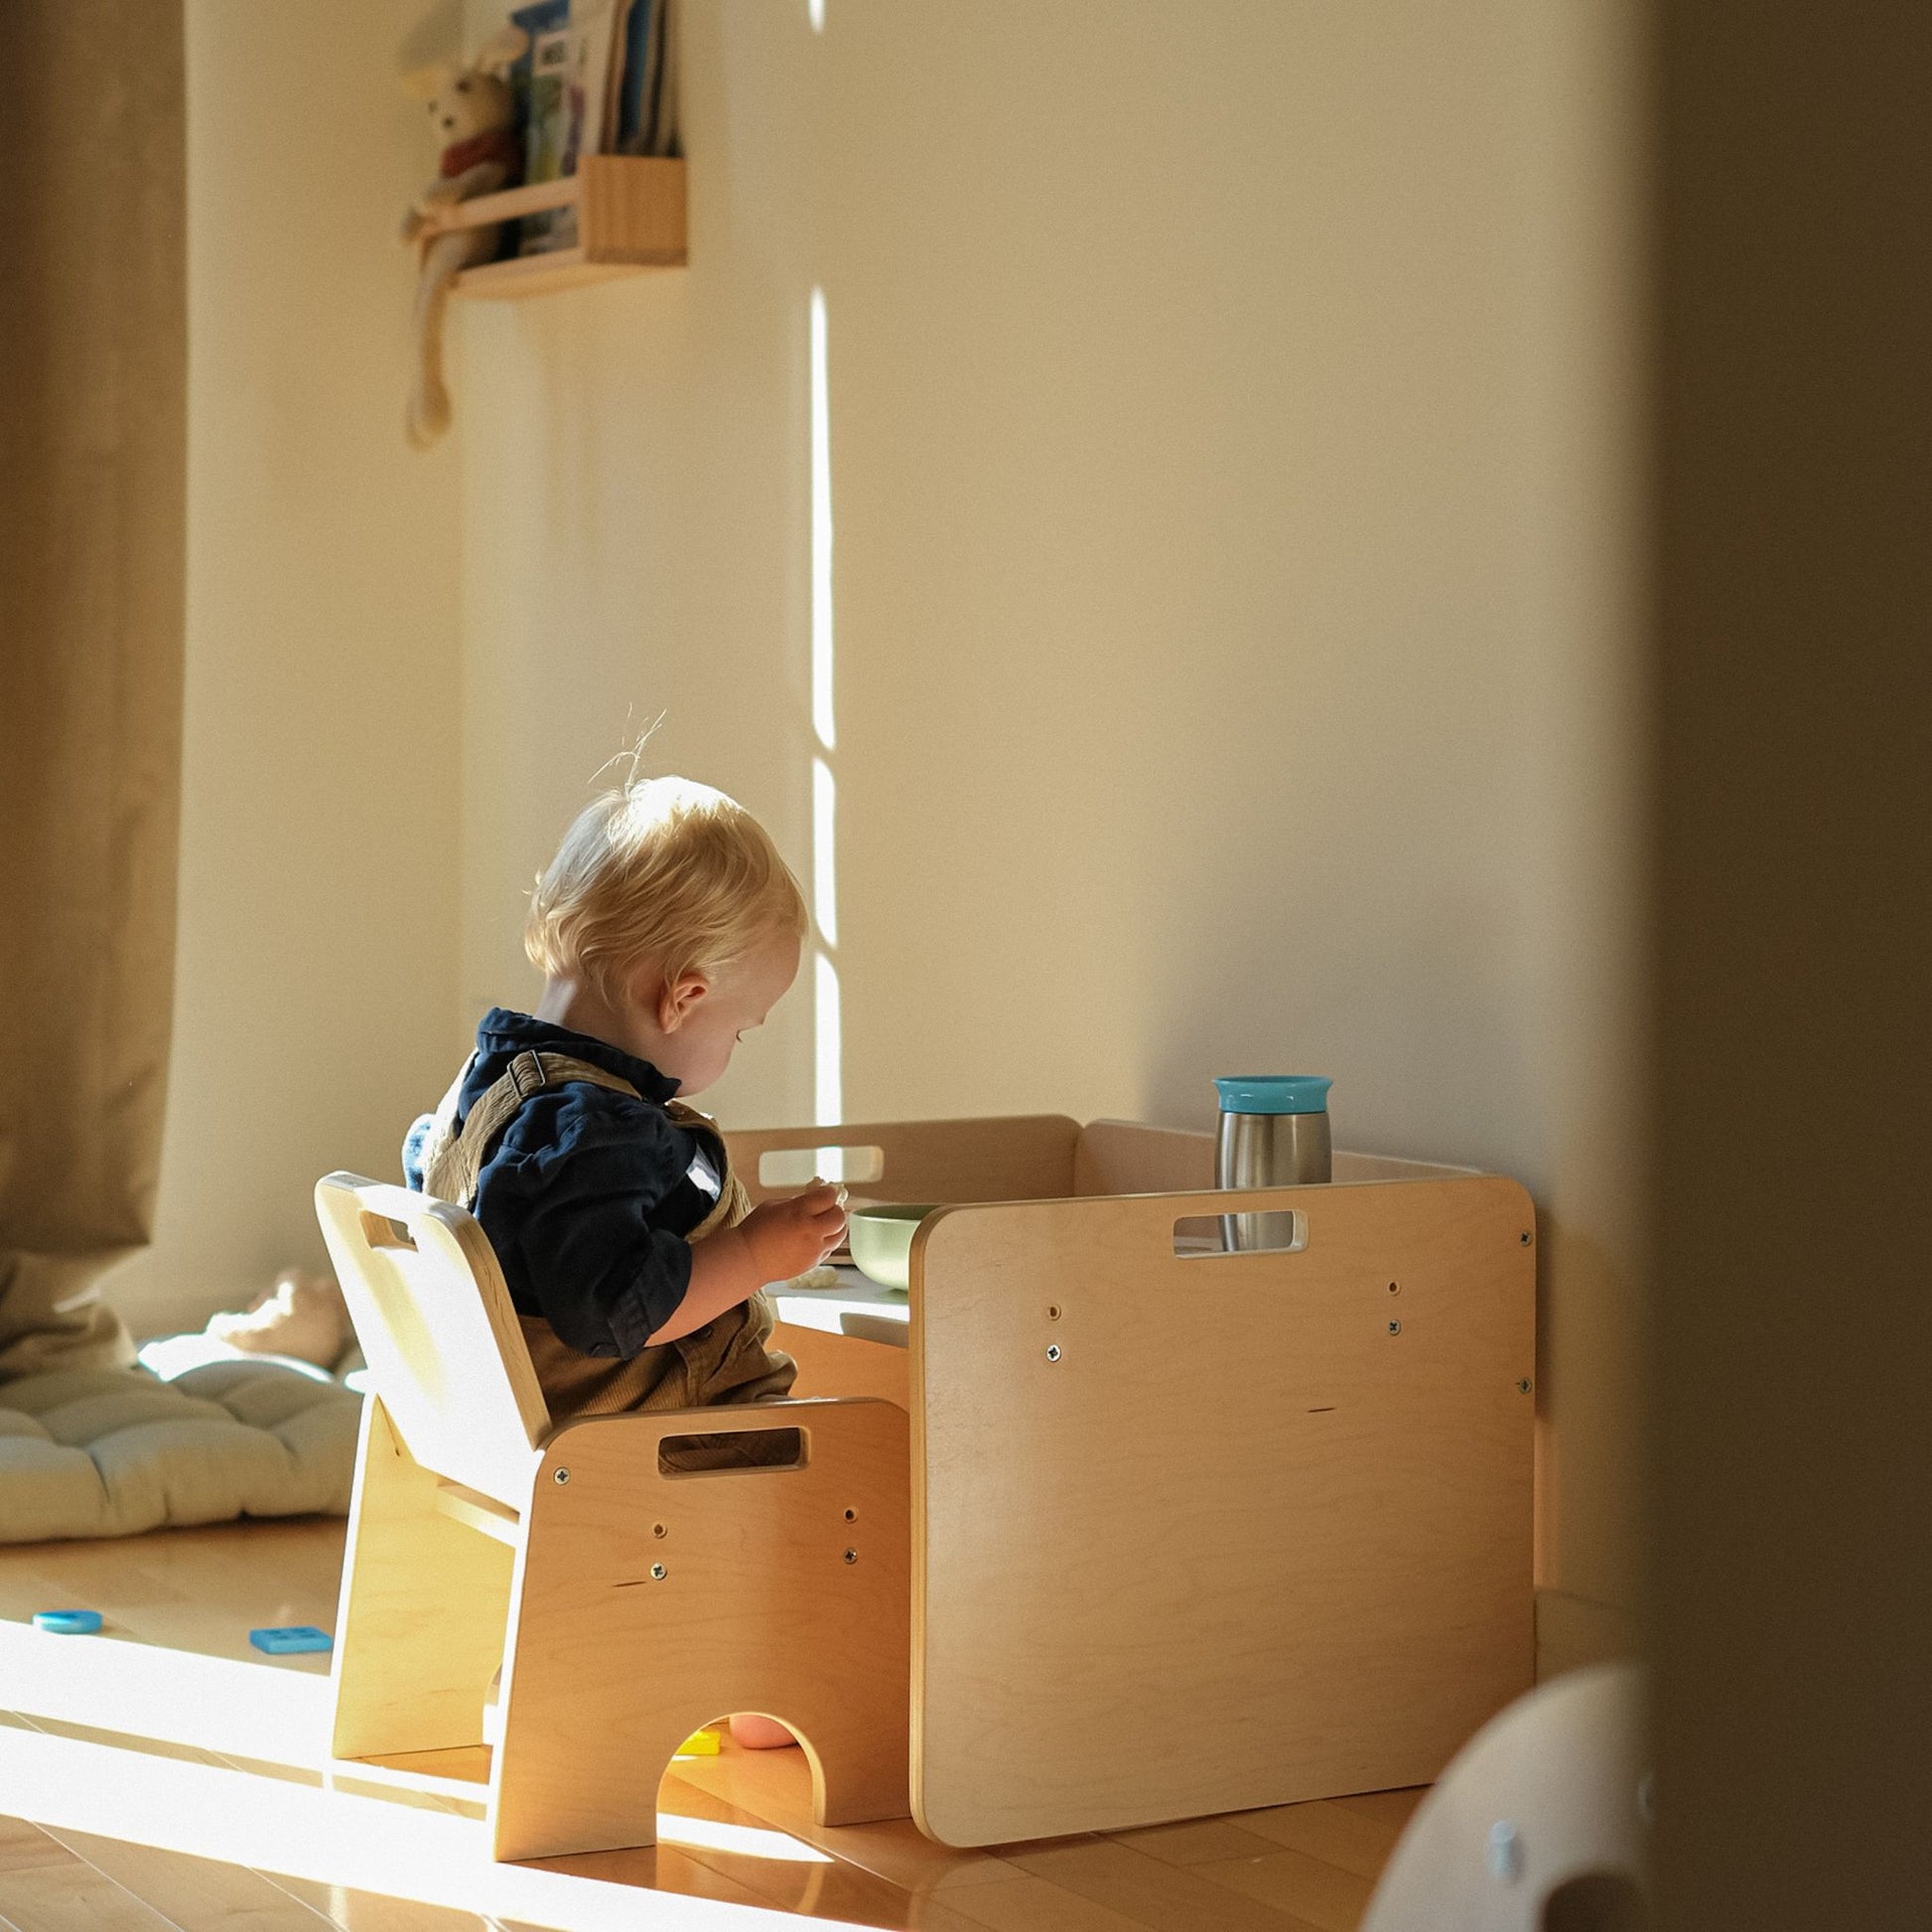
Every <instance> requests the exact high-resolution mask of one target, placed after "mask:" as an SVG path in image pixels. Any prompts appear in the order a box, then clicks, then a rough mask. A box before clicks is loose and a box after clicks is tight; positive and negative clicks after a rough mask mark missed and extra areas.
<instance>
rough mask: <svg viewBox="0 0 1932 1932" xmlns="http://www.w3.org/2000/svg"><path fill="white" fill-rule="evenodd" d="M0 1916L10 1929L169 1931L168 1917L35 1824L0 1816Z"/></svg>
mask: <svg viewBox="0 0 1932 1932" xmlns="http://www.w3.org/2000/svg"><path fill="white" fill-rule="evenodd" d="M0 1918H4V1919H5V1921H6V1923H7V1924H8V1925H10V1926H12V1927H14V1928H15V1932H171V1929H172V1921H170V1920H169V1919H166V1918H164V1917H163V1916H162V1915H161V1913H159V1912H158V1911H156V1910H155V1909H154V1908H153V1907H152V1906H151V1905H146V1904H143V1903H142V1902H141V1900H140V1899H139V1898H137V1897H136V1896H135V1895H134V1894H133V1893H132V1892H130V1891H127V1890H125V1889H123V1888H122V1887H121V1886H120V1885H117V1884H116V1883H115V1882H114V1881H113V1879H111V1878H110V1877H108V1876H107V1874H106V1873H105V1872H103V1871H97V1870H95V1868H94V1867H93V1866H92V1865H91V1864H89V1863H87V1862H86V1860H84V1859H82V1858H78V1857H76V1856H75V1854H74V1853H72V1852H70V1851H69V1849H68V1848H67V1847H66V1846H65V1845H62V1844H61V1843H60V1842H59V1841H58V1840H56V1839H54V1838H52V1837H51V1836H49V1834H47V1833H46V1832H43V1831H41V1830H40V1829H39V1827H38V1826H34V1825H27V1824H23V1823H22V1822H21V1821H20V1820H19V1819H14V1818H9V1819H4V1820H0Z"/></svg>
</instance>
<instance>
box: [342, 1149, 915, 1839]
mask: <svg viewBox="0 0 1932 1932" xmlns="http://www.w3.org/2000/svg"><path fill="white" fill-rule="evenodd" d="M316 1205H317V1211H318V1214H319V1215H320V1218H321V1221H322V1227H323V1233H324V1236H325V1238H326V1240H327V1241H328V1244H329V1251H330V1254H331V1256H332V1258H333V1259H334V1262H335V1265H336V1271H337V1275H338V1277H339V1279H340V1280H341V1282H342V1287H343V1293H344V1295H345V1298H346V1300H347V1303H348V1309H349V1313H350V1316H351V1317H352V1319H353V1321H354V1324H355V1332H356V1335H357V1338H358V1339H359V1340H360V1342H361V1345H362V1350H363V1353H364V1354H365V1355H366V1356H367V1358H368V1364H369V1370H370V1386H371V1394H370V1397H369V1399H368V1401H367V1402H366V1403H365V1405H364V1415H363V1421H362V1437H361V1445H360V1449H359V1450H358V1454H357V1464H356V1473H355V1491H354V1498H353V1502H352V1504H351V1506H350V1513H349V1526H348V1547H347V1552H346V1555H345V1562H344V1569H343V1594H342V1607H341V1611H340V1614H339V1616H338V1619H337V1626H336V1652H335V1730H334V1750H335V1753H336V1755H337V1756H338V1757H344V1758H362V1757H376V1756H385V1757H386V1756H392V1755H396V1754H404V1753H412V1752H419V1751H435V1750H443V1749H449V1748H452V1747H457V1746H463V1745H478V1744H481V1743H482V1742H483V1738H484V1715H485V1704H486V1702H487V1700H488V1696H489V1687H490V1684H491V1680H492V1678H494V1677H495V1676H496V1674H497V1672H498V1671H499V1670H500V1672H501V1680H500V1692H499V1696H498V1716H499V1718H500V1725H499V1729H500V1735H499V1738H498V1739H497V1741H496V1742H495V1744H494V1748H493V1751H492V1753H491V1761H490V1772H489V1820H490V1827H491V1834H492V1840H493V1844H494V1848H495V1855H496V1856H497V1857H498V1858H499V1859H528V1858H541V1857H550V1856H556V1855H562V1854H566V1853H575V1852H594V1851H606V1850H612V1849H615V1848H618V1847H622V1846H641V1845H649V1844H652V1843H653V1842H654V1841H655V1838H656V1811H657V1787H658V1780H659V1777H660V1775H661V1774H662V1772H663V1770H664V1768H665V1766H666V1765H667V1764H668V1763H669V1761H670V1759H671V1758H672V1756H673V1755H674V1754H675V1752H676V1750H677V1747H678V1745H679V1743H680V1742H681V1741H682V1740H683V1739H684V1738H685V1737H686V1736H688V1735H689V1734H690V1733H691V1732H692V1731H693V1730H695V1729H697V1728H698V1727H700V1726H701V1725H705V1724H707V1723H710V1722H712V1721H714V1720H716V1719H718V1718H719V1717H721V1716H723V1715H725V1714H728V1713H732V1712H739V1711H755V1712H760V1713H763V1714H764V1715H766V1716H769V1717H772V1718H775V1719H777V1720H779V1721H780V1722H782V1723H783V1724H785V1725H789V1726H790V1727H791V1728H792V1729H793V1730H794V1731H795V1732H796V1733H797V1735H798V1738H799V1741H800V1743H801V1744H802V1746H803V1748H804V1751H805V1755H806V1758H807V1760H808V1761H809V1763H810V1765H811V1771H812V1788H813V1796H814V1805H815V1810H816V1815H817V1818H818V1821H819V1823H821V1824H826V1825H845V1824H860V1823H865V1822H869V1821H872V1820H876V1819H883V1818H897V1817H902V1816H904V1815H905V1812H906V1809H907V1711H908V1691H907V1686H908V1673H909V1662H908V1656H909V1652H908V1621H907V1620H908V1605H909V1601H910V1582H909V1554H908V1528H907V1511H908V1497H907V1486H908V1473H907V1472H908V1467H909V1449H908V1442H907V1418H906V1415H905V1413H904V1411H903V1410H902V1409H900V1408H897V1407H895V1406H893V1405H892V1404H889V1403H886V1402H881V1401H874V1400H852V1399H832V1400H819V1401H793V1402H782V1403H762V1404H759V1405H756V1406H748V1407H745V1408H731V1407H723V1408H710V1409H697V1410H677V1411H662V1412H656V1413H651V1414H633V1415H623V1416H610V1417H599V1418H592V1419H586V1420H581V1421H575V1422H568V1423H565V1424H564V1425H562V1426H561V1427H559V1428H555V1429H553V1428H552V1426H551V1422H550V1417H549V1413H548V1411H547V1410H546V1408H545V1406H544V1402H543V1398H542V1395H541V1394H540V1392H539V1390H538V1388H537V1383H536V1377H535V1375H534V1373H533V1372H532V1370H531V1367H530V1360H529V1356H528V1353H527V1352H526V1350H525V1348H524V1345H523V1340H522V1335H521V1332H520V1330H519V1328H518V1325H517V1318H516V1313H515V1311H514V1310H513V1309H512V1307H511V1305H510V1299H509V1293H508V1290H507V1289H506V1287H505V1286H504V1283H503V1278H502V1274H501V1271H500V1270H499V1268H498V1267H497V1263H496V1258H495V1256H494V1254H493V1253H492V1252H491V1250H490V1247H489V1243H488V1241H487V1239H486V1238H485V1237H484V1235H483V1230H482V1229H481V1228H480V1227H479V1226H478V1225H477V1223H476V1221H475V1220H473V1219H472V1218H471V1216H470V1215H469V1214H467V1213H465V1212H464V1210H463V1209H461V1208H459V1207H454V1206H451V1205H450V1204H448V1203H447V1202H443V1201H436V1200H431V1199H428V1198H426V1197H425V1196H424V1195H421V1194H417V1193H412V1192H410V1191H409V1190H408V1189H406V1188H402V1187H394V1186H386V1185H382V1184H379V1183H377V1182H374V1181H369V1180H364V1179H362V1178H360V1177H359V1176H357V1175H355V1174H349V1173H334V1174H330V1175H328V1176H327V1177H326V1178H325V1179H323V1180H322V1181H320V1182H319V1183H318V1184H317V1187H316ZM773 1430H795V1431H797V1432H798V1437H797V1441H798V1451H797V1454H796V1459H795V1460H793V1461H791V1462H789V1463H787V1464H785V1465H782V1466H761V1467H737V1468H729V1469H710V1470H704V1471H700V1472H691V1471H686V1472H679V1471H678V1470H677V1469H675V1468H673V1467H670V1466H667V1464H666V1461H665V1458H664V1453H663V1451H664V1447H665V1445H666V1444H667V1443H668V1442H673V1441H674V1440H675V1439H678V1438H688V1437H691V1436H694V1435H703V1436H706V1437H719V1436H731V1435H745V1434H752V1433H755V1432H766V1431H773ZM676 1459H678V1458H676V1457H675V1456H674V1457H673V1460H674V1461H675V1460H676Z"/></svg>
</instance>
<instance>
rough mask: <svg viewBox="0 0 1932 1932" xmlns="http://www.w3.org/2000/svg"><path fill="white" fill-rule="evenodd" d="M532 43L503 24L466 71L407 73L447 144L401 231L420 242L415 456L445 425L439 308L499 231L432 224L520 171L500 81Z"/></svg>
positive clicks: (412, 425) (411, 415)
mask: <svg viewBox="0 0 1932 1932" xmlns="http://www.w3.org/2000/svg"><path fill="white" fill-rule="evenodd" d="M528 45H529V36H528V35H527V34H525V33H524V32H523V30H522V29H521V28H519V27H506V28H504V29H503V30H502V31H501V32H500V33H498V34H493V35H491V37H490V38H489V39H488V40H486V41H485V42H484V43H483V46H482V48H481V49H479V50H478V53H477V58H476V59H475V60H474V61H473V62H472V63H471V64H470V66H469V67H467V68H458V67H455V66H453V65H451V64H450V63H449V62H439V63H438V64H437V65H436V66H434V67H427V68H419V69H416V70H415V71H414V72H413V73H408V74H405V75H404V76H403V83H402V84H403V88H404V90H405V91H406V92H407V93H409V94H411V95H413V96H414V97H415V98H416V99H418V100H426V101H427V102H428V103H429V112H430V123H431V125H432V126H433V127H434V128H435V129H436V133H437V137H438V139H439V140H440V141H441V142H442V143H443V158H442V162H441V165H440V166H439V168H438V170H437V177H436V179H435V180H434V181H433V182H431V183H430V185H429V186H428V187H427V188H425V189H424V190H423V192H422V193H421V194H420V195H418V196H417V197H416V201H415V205H414V206H413V207H411V208H410V210H409V212H408V214H407V215H406V216H405V217H404V219H403V224H402V238H403V240H404V241H421V243H422V266H421V269H420V271H419V272H418V275H417V280H416V314H415V334H416V375H415V381H414V383H413V384H412V386H411V388H410V391H409V411H408V415H407V418H406V429H407V432H408V436H409V440H410V442H411V443H412V444H413V445H414V446H415V447H416V448H417V449H419V450H426V449H428V448H429V447H430V445H431V444H432V443H434V442H436V441H437V439H438V438H439V437H441V436H442V434H443V432H444V431H445V430H446V429H448V428H449V426H450V392H449V390H448V389H447V388H446V387H445V386H444V382H443V311H444V310H445V308H446V307H447V306H448V304H449V299H450V284H451V283H452V282H454V281H455V280H456V278H457V276H458V274H459V273H461V271H462V270H464V269H466V268H471V267H474V266H475V265H476V264H477V263H479V262H486V261H488V260H490V259H491V258H492V257H493V256H494V255H495V253H496V242H497V235H498V230H499V228H500V225H501V224H500V223H496V222H489V223H485V224H484V225H483V227H480V228H457V229H453V230H451V231H450V232H449V233H447V234H444V233H438V232H437V231H436V229H435V228H434V227H433V226H431V222H432V219H433V217H434V215H435V213H436V210H437V209H438V208H441V207H449V206H450V205H451V204H453V203H456V202H467V201H469V200H470V199H471V198H472V197H473V196H476V195H493V194H494V193H495V192H496V191H497V190H498V189H499V188H507V187H509V186H510V185H511V184H512V183H514V181H515V180H516V177H517V176H518V175H519V174H520V173H521V172H522V161H523V157H522V151H521V148H520V147H519V145H518V143H517V140H516V138H515V133H514V130H513V123H514V121H515V118H516V107H515V102H514V99H513V97H512V95H511V93H510V87H509V81H508V80H507V78H506V77H505V76H506V75H507V73H508V71H509V69H510V65H511V63H512V62H514V61H515V59H516V57H517V56H518V55H519V54H521V53H522V52H523V50H524V48H525V47H527V46H528ZM426 229H427V231H428V238H427V239H424V234H425V230H426Z"/></svg>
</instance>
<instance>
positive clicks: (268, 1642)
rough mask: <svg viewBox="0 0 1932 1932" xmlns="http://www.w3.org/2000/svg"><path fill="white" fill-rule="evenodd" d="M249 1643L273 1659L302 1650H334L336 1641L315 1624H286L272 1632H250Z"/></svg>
mask: <svg viewBox="0 0 1932 1932" xmlns="http://www.w3.org/2000/svg"><path fill="white" fill-rule="evenodd" d="M248 1641H249V1642H250V1643H251V1644H253V1645H254V1646H255V1648H256V1649H257V1650H265V1651H267V1652H268V1654H269V1655H270V1656H271V1657H287V1656H291V1655H293V1654H294V1653H295V1652H297V1651H302V1650H333V1649H335V1647H336V1640H335V1638H334V1637H332V1636H331V1635H330V1634H329V1632H328V1631H327V1630H318V1629H317V1628H316V1626H315V1625H314V1624H313V1623H291V1624H285V1625H283V1626H281V1627H280V1628H277V1629H272V1630H250V1631H249V1632H248Z"/></svg>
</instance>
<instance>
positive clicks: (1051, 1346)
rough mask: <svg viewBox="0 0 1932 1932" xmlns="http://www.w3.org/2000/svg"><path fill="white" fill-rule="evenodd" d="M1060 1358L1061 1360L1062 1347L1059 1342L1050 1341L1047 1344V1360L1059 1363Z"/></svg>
mask: <svg viewBox="0 0 1932 1932" xmlns="http://www.w3.org/2000/svg"><path fill="white" fill-rule="evenodd" d="M1059 1358H1060V1345H1059V1343H1058V1342H1056V1341H1049V1342H1048V1343H1047V1344H1046V1359H1047V1360H1048V1361H1049V1362H1057V1361H1058V1360H1059Z"/></svg>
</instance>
